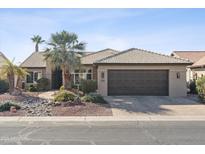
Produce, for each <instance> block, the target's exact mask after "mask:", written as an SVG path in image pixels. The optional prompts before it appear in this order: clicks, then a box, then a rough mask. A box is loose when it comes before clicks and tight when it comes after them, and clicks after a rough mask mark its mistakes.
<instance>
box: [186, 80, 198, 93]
mask: <svg viewBox="0 0 205 154" xmlns="http://www.w3.org/2000/svg"><path fill="white" fill-rule="evenodd" d="M187 87H188V88H189V90H190V91H189V93H190V94H197V89H196V80H191V81H190V82H188V83H187Z"/></svg>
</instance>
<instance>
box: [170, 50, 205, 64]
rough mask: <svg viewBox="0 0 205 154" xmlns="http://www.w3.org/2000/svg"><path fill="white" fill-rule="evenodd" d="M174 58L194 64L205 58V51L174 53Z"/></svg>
mask: <svg viewBox="0 0 205 154" xmlns="http://www.w3.org/2000/svg"><path fill="white" fill-rule="evenodd" d="M172 55H173V56H175V57H179V58H184V59H189V60H190V61H192V62H196V61H198V60H199V59H201V58H202V57H203V56H205V51H173V53H172Z"/></svg>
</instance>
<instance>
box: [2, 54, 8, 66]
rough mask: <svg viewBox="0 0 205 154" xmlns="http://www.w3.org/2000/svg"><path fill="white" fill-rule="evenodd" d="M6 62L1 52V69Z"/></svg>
mask: <svg viewBox="0 0 205 154" xmlns="http://www.w3.org/2000/svg"><path fill="white" fill-rule="evenodd" d="M6 60H8V59H7V58H6V56H5V55H4V54H3V53H2V52H0V67H2V66H3V65H4V63H5V62H6Z"/></svg>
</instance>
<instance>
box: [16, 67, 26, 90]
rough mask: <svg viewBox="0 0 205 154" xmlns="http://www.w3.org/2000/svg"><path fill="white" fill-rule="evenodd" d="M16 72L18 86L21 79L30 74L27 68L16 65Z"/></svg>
mask: <svg viewBox="0 0 205 154" xmlns="http://www.w3.org/2000/svg"><path fill="white" fill-rule="evenodd" d="M15 74H16V76H17V81H16V87H18V86H19V82H20V80H21V79H24V77H25V76H26V75H28V72H27V70H26V69H23V68H21V67H18V66H16V68H15Z"/></svg>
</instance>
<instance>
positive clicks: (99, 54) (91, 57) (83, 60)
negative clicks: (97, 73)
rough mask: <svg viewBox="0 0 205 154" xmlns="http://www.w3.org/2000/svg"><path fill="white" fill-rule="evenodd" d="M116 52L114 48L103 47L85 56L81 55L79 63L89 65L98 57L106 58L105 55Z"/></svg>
mask: <svg viewBox="0 0 205 154" xmlns="http://www.w3.org/2000/svg"><path fill="white" fill-rule="evenodd" d="M116 53H118V51H116V50H113V49H109V48H108V49H104V50H101V51H98V52H95V53H90V54H88V55H86V56H83V57H82V58H81V63H82V64H84V65H91V64H93V63H94V62H96V61H98V60H100V59H103V58H106V57H108V56H111V55H114V54H116Z"/></svg>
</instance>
